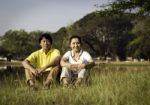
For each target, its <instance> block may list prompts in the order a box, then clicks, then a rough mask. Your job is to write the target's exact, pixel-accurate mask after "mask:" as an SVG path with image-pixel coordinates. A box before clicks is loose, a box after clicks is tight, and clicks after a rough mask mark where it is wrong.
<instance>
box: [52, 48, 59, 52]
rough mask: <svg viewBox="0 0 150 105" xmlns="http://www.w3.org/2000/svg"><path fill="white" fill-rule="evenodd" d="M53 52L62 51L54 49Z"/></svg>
mask: <svg viewBox="0 0 150 105" xmlns="http://www.w3.org/2000/svg"><path fill="white" fill-rule="evenodd" d="M51 51H52V52H60V51H59V50H58V49H52V50H51Z"/></svg>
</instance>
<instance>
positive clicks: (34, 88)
mask: <svg viewBox="0 0 150 105" xmlns="http://www.w3.org/2000/svg"><path fill="white" fill-rule="evenodd" d="M29 89H30V90H33V91H37V90H38V87H37V86H35V85H30V86H29Z"/></svg>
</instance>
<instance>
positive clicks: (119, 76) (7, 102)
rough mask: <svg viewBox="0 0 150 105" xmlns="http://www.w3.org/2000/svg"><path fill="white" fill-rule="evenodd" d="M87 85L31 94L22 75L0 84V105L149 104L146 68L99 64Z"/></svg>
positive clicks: (148, 70) (148, 71)
mask: <svg viewBox="0 0 150 105" xmlns="http://www.w3.org/2000/svg"><path fill="white" fill-rule="evenodd" d="M91 76H92V82H91V84H90V85H89V86H85V85H83V86H81V87H78V88H63V87H62V86H61V85H53V86H52V87H51V88H50V89H49V90H44V89H43V88H42V86H41V85H40V86H39V88H40V89H39V90H38V91H31V90H29V89H28V87H27V86H26V84H25V79H24V75H23V76H22V77H20V76H19V74H18V76H15V77H14V76H13V75H9V76H5V77H3V79H2V80H1V81H0V88H1V89H0V105H150V101H149V99H150V66H149V65H139V66H138V65H132V66H131V65H129V66H128V65H115V64H99V65H97V66H95V67H94V68H93V70H92V71H91Z"/></svg>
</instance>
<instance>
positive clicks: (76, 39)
mask: <svg viewBox="0 0 150 105" xmlns="http://www.w3.org/2000/svg"><path fill="white" fill-rule="evenodd" d="M73 42H80V41H79V39H78V38H73V39H71V43H73Z"/></svg>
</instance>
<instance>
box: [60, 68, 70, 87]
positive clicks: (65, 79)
mask: <svg viewBox="0 0 150 105" xmlns="http://www.w3.org/2000/svg"><path fill="white" fill-rule="evenodd" d="M70 78H71V72H70V70H68V69H67V68H66V67H63V68H62V72H61V75H60V81H61V82H62V84H63V85H64V86H68V84H69V82H70Z"/></svg>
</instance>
